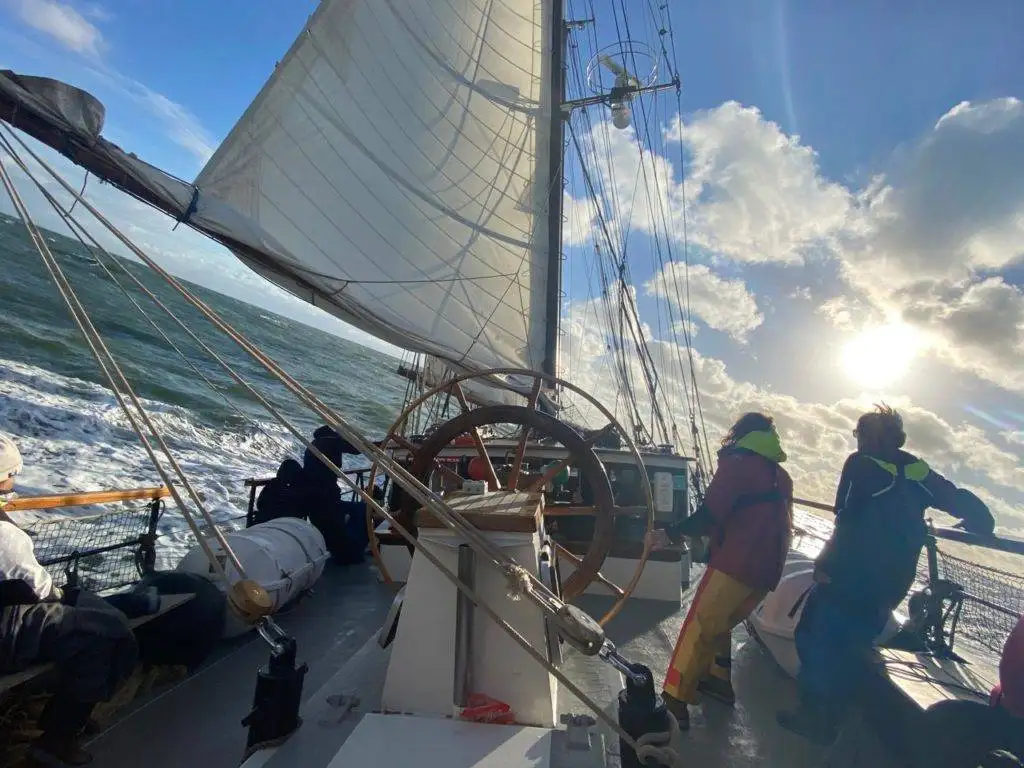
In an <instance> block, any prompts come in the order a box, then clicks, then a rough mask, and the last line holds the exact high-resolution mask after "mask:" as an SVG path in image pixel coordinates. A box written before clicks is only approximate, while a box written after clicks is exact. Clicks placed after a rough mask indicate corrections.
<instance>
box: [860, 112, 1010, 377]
mask: <svg viewBox="0 0 1024 768" xmlns="http://www.w3.org/2000/svg"><path fill="white" fill-rule="evenodd" d="M1022 168H1024V104H1022V102H1021V101H1020V100H1018V99H1012V98H1004V99H994V100H992V101H988V102H984V103H979V104H971V103H969V102H964V103H961V104H958V105H957V106H955V107H954V108H953V109H951V110H950V111H949V112H948V113H946V114H945V115H943V116H942V118H941V119H939V121H938V122H937V123H936V124H935V126H934V128H933V129H932V130H931V131H930V132H929V133H928V134H927V135H925V136H924V137H923V138H922V139H921V140H920V141H918V142H917V143H916V144H914V145H913V146H912V147H910V148H909V150H907V151H906V152H904V153H903V154H902V155H901V156H899V157H898V158H896V161H895V163H894V166H893V168H892V169H891V170H890V171H889V172H887V173H886V174H885V175H884V176H880V177H879V178H877V179H876V180H875V181H874V182H873V183H872V185H871V186H870V187H869V188H868V189H867V190H865V191H864V192H862V193H861V194H860V195H859V204H860V210H859V218H858V220H857V223H856V225H855V226H851V227H850V228H849V229H848V231H847V233H846V235H845V237H844V238H843V247H842V250H841V253H840V255H841V259H842V265H843V273H844V276H845V277H846V279H847V281H848V282H849V284H850V285H851V286H852V287H853V288H855V289H856V290H857V291H859V292H860V293H861V295H863V296H864V297H865V298H866V299H867V301H868V302H869V304H870V305H871V306H872V307H873V308H874V309H875V310H877V311H880V312H883V313H886V314H898V315H902V316H903V317H904V318H905V319H906V320H907V321H908V322H910V323H913V324H916V325H918V326H919V327H922V328H926V329H928V330H930V331H931V332H933V333H936V334H938V335H939V336H940V337H941V338H942V340H943V341H944V343H941V344H937V345H936V346H935V354H937V355H938V356H939V357H940V358H942V359H943V360H945V361H946V362H948V363H950V364H952V365H955V366H957V367H959V368H962V369H964V370H966V371H969V372H972V373H974V374H975V375H978V376H980V377H982V378H984V379H987V380H989V381H991V382H994V383H996V384H998V385H1000V386H1002V387H1005V388H1008V389H1013V390H1018V391H1019V390H1022V389H1024V371H1022V370H1021V369H1020V367H1019V365H1018V361H1019V359H1020V357H1021V355H1022V354H1024V292H1022V291H1021V289H1020V287H1019V286H1017V285H1014V284H1011V283H1009V282H1007V281H1006V280H1005V279H1004V278H1003V277H1002V276H1000V275H998V274H992V272H993V271H998V270H1001V269H1003V268H1005V267H1008V266H1010V265H1012V264H1014V263H1016V262H1019V261H1020V260H1021V258H1022V257H1024V176H1022V175H1021V172H1020V171H1021V169H1022Z"/></svg>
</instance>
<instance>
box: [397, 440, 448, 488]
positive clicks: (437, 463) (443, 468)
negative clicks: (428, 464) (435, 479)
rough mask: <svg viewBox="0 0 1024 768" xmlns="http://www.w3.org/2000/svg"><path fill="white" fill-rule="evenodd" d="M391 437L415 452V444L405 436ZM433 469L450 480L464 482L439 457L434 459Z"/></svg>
mask: <svg viewBox="0 0 1024 768" xmlns="http://www.w3.org/2000/svg"><path fill="white" fill-rule="evenodd" d="M392 439H393V440H394V441H395V442H396V443H398V444H399V445H400V446H402V447H403V448H405V449H406V450H407V451H409V453H411V454H413V455H415V453H416V444H415V443H411V442H409V441H408V440H407V439H406V438H404V437H402V436H401V435H392ZM434 469H436V470H438V471H439V472H440V473H441V474H442V475H444V476H446V477H448V478H450V479H452V480H455V481H456V482H458V483H460V484H461V483H463V482H465V480H466V478H464V477H463V476H462V475H460V474H459V473H458V472H456V471H455V470H454V469H452V468H451V467H449V466H447V465H445V463H444V462H443V461H441V460H440V459H434Z"/></svg>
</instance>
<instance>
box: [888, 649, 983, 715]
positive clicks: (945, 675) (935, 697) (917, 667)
mask: <svg viewBox="0 0 1024 768" xmlns="http://www.w3.org/2000/svg"><path fill="white" fill-rule="evenodd" d="M877 661H878V664H879V666H880V667H881V670H882V672H883V674H884V675H885V676H886V677H887V678H888V680H889V682H890V683H892V685H893V686H894V687H895V688H896V689H897V690H898V691H900V693H902V694H903V695H904V696H905V697H906V698H907V699H908V700H909V701H911V702H913V704H914V705H916V707H917V708H918V709H920V710H922V711H924V710H926V709H928V707H931V706H932V705H934V704H938V703H939V702H940V701H947V700H950V699H966V700H969V701H988V698H989V693H990V692H991V690H992V688H993V686H995V684H996V683H997V682H999V669H998V668H997V667H996V666H995V664H991V663H987V662H983V661H973V662H971V663H963V662H958V661H954V660H952V659H937V658H935V657H934V656H930V655H928V654H923V653H912V652H910V651H897V650H892V649H883V650H881V651H879V653H878V659H877Z"/></svg>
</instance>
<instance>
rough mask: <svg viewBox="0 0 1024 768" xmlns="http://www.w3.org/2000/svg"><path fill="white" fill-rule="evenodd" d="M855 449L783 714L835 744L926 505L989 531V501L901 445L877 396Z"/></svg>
mask: <svg viewBox="0 0 1024 768" xmlns="http://www.w3.org/2000/svg"><path fill="white" fill-rule="evenodd" d="M853 434H854V436H855V437H856V438H857V451H856V452H855V453H853V454H851V455H850V456H849V458H847V460H846V463H845V464H844V465H843V471H842V475H841V476H840V478H839V489H838V491H837V493H836V503H835V514H836V522H835V527H834V529H833V532H832V537H831V538H830V539H829V541H828V542H827V543H826V544H825V547H824V549H823V550H822V552H821V554H820V555H819V556H818V558H817V561H816V562H815V572H814V581H815V586H814V588H813V589H812V590H811V593H810V594H809V595H808V597H807V602H806V604H805V606H804V610H803V613H802V615H801V617H800V621H799V623H798V624H797V628H796V637H795V639H796V648H797V654H798V655H799V657H800V674H799V678H798V683H799V689H800V706H799V707H798V709H797V710H796V711H795V712H780V713H779V716H778V721H779V724H780V725H782V726H783V727H784V728H786V729H788V730H791V731H794V732H796V733H799V734H801V735H803V736H805V737H807V738H808V739H810V740H812V741H814V742H816V743H820V744H831V743H832V742H833V741H834V740H835V738H836V735H837V733H838V726H839V723H840V722H841V720H842V717H843V715H844V714H845V710H846V706H847V703H848V701H849V699H850V698H851V697H852V695H853V694H854V693H855V687H856V681H857V679H858V677H859V676H860V675H861V673H862V671H863V663H864V662H865V661H866V658H867V654H868V652H869V651H870V649H871V646H872V643H873V641H874V639H875V638H876V637H877V636H878V635H879V634H880V633H881V632H882V630H883V629H884V628H885V625H886V623H887V622H888V620H889V617H890V616H891V615H892V611H893V609H894V608H895V607H896V606H897V605H899V604H900V602H901V601H902V600H903V598H904V597H906V595H907V592H908V591H909V590H910V587H911V585H912V584H913V582H914V577H915V575H916V573H917V563H918V559H919V557H920V555H921V550H922V548H923V547H924V544H925V539H926V537H927V534H928V530H927V525H926V523H925V519H924V513H925V510H926V509H928V508H929V507H934V508H936V509H939V510H942V511H943V512H947V513H949V514H952V515H954V516H956V517H959V518H961V520H963V523H964V527H965V528H966V529H967V530H968V531H970V532H972V533H979V534H985V535H990V534H991V533H992V532H993V530H994V527H995V523H994V521H993V519H992V514H991V513H990V512H989V511H988V508H987V507H986V506H985V505H984V504H983V503H982V502H981V501H980V500H979V499H978V498H977V497H976V496H974V494H971V493H970V492H969V491H966V490H963V489H958V488H957V487H956V486H955V485H953V483H951V482H950V481H949V480H947V479H946V478H944V477H943V476H942V475H940V474H938V473H937V472H935V471H934V470H932V469H930V468H929V467H928V465H927V464H926V463H925V462H923V461H921V460H920V459H919V458H917V457H916V456H914V455H913V454H910V453H907V452H906V451H904V450H902V449H903V445H904V444H905V443H906V440H907V436H906V433H905V432H904V430H903V419H902V417H901V416H900V415H899V413H897V412H896V411H894V410H892V409H891V408H889V407H888V406H885V405H881V406H878V407H877V408H876V409H875V411H874V412H871V413H866V414H864V415H863V416H861V417H860V419H859V420H858V421H857V428H856V429H855V430H854V433H853Z"/></svg>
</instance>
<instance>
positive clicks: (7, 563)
mask: <svg viewBox="0 0 1024 768" xmlns="http://www.w3.org/2000/svg"><path fill="white" fill-rule="evenodd" d="M20 470H21V454H20V452H19V451H18V448H17V446H16V445H15V444H14V441H13V440H11V439H10V438H9V437H7V436H5V435H0V675H5V674H11V673H14V672H19V671H21V670H23V669H26V668H28V667H30V666H32V665H33V664H39V663H45V662H53V663H54V664H55V665H56V667H57V680H56V684H55V688H54V690H53V696H52V698H50V700H49V701H48V702H47V703H46V707H45V708H44V709H43V713H42V715H41V716H40V718H39V728H40V729H41V730H42V731H43V734H42V736H40V737H39V739H38V740H37V741H36V742H35V743H34V744H33V745H32V747H31V748H30V750H29V754H30V756H32V757H33V758H34V759H35V760H37V761H38V762H40V763H43V764H47V765H53V764H64V765H86V764H88V763H89V762H91V760H92V757H91V755H89V753H88V752H85V751H84V750H83V749H82V748H81V746H80V744H79V738H80V734H81V732H82V729H83V728H85V726H86V724H87V723H88V721H89V717H90V715H91V713H92V710H93V707H94V706H95V705H96V704H97V703H99V702H100V701H107V700H109V699H110V698H111V697H112V696H113V695H114V693H115V691H116V690H117V687H118V685H120V683H121V682H122V681H123V680H125V679H126V678H127V677H128V676H129V675H130V674H131V672H132V669H133V668H134V666H135V661H136V658H137V655H138V648H137V646H136V643H135V637H134V635H133V634H132V630H131V627H130V626H129V624H128V619H127V617H125V615H124V614H123V613H121V612H120V611H118V610H117V609H116V608H114V607H112V606H111V605H110V604H108V603H107V602H105V601H104V600H102V599H100V598H99V597H97V596H95V595H93V594H90V593H88V592H77V593H69V595H67V596H66V595H64V594H63V592H62V591H61V590H60V589H59V588H58V587H55V586H54V584H53V581H52V580H51V578H50V575H49V573H47V571H46V569H45V568H43V567H42V566H41V565H40V564H39V561H38V560H36V557H35V553H34V551H33V545H32V539H31V537H30V536H29V535H28V534H27V533H25V532H24V531H22V530H21V529H20V528H19V527H18V526H17V525H16V524H15V523H14V522H13V521H12V520H11V519H10V517H9V516H7V515H6V514H5V513H4V512H3V506H4V505H5V504H6V501H7V500H9V499H10V497H11V496H12V495H13V491H14V477H15V475H17V473H18V472H19V471H20ZM72 602H73V604H69V603H72Z"/></svg>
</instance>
